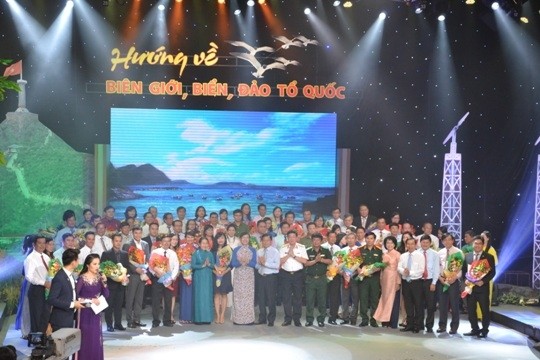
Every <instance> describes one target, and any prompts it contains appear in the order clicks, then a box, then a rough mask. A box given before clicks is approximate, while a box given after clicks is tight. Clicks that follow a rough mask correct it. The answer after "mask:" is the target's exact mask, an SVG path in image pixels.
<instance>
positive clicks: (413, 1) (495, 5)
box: [6, 0, 529, 24]
mask: <svg viewBox="0 0 540 360" xmlns="http://www.w3.org/2000/svg"><path fill="white" fill-rule="evenodd" d="M12 1H15V0H6V2H8V3H10V2H12ZM136 1H142V0H136ZM175 1H176V2H182V1H183V0H175ZM229 1H230V0H229ZM501 1H502V3H499V2H498V1H493V0H483V2H484V3H485V4H486V5H489V4H491V5H490V6H491V8H492V9H493V10H494V11H497V10H500V9H501V10H503V11H504V12H506V13H507V14H508V15H509V16H511V17H512V18H514V19H519V20H520V21H521V22H523V23H525V24H527V23H529V19H528V18H527V17H525V16H521V11H522V5H523V3H524V2H526V1H527V0H524V1H522V0H501ZM404 2H405V3H406V4H407V5H408V6H411V7H413V8H414V12H415V13H416V14H421V13H423V12H424V10H426V8H427V6H428V0H404ZM105 3H106V2H105V1H104V2H103V4H104V5H105ZM107 3H108V1H107ZM217 3H218V4H226V3H227V0H217ZM257 3H259V4H260V5H265V4H266V0H257ZM465 3H466V4H467V5H474V4H475V3H476V0H465ZM246 4H247V6H250V7H252V6H255V0H248V1H247V2H246ZM341 4H342V2H341V1H339V0H335V1H333V2H332V5H333V6H335V7H338V6H340V5H341ZM73 5H74V4H73V0H67V1H66V6H68V7H73ZM352 6H353V3H352V1H345V2H343V7H345V8H350V7H352ZM158 9H159V10H161V11H165V5H163V4H160V5H158ZM234 14H235V15H240V14H241V10H240V9H236V10H235V11H234ZM304 14H306V15H308V14H311V9H310V8H305V9H304ZM383 14H384V17H383ZM379 18H381V19H385V18H386V14H385V13H381V14H380V15H379ZM437 19H438V20H439V21H444V20H445V19H446V17H445V15H444V14H443V13H441V14H440V15H439V16H438V17H437Z"/></svg>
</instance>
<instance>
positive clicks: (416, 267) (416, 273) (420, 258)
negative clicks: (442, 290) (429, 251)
mask: <svg viewBox="0 0 540 360" xmlns="http://www.w3.org/2000/svg"><path fill="white" fill-rule="evenodd" d="M409 257H411V267H410V269H409V276H405V275H403V271H404V270H405V269H407V268H408V266H407V265H408V263H409ZM424 266H425V260H424V255H423V254H420V253H419V252H418V251H413V252H412V253H411V252H406V253H404V254H401V256H400V257H399V263H398V272H399V273H400V274H401V277H402V278H403V280H418V279H421V278H422V275H423V274H424Z"/></svg>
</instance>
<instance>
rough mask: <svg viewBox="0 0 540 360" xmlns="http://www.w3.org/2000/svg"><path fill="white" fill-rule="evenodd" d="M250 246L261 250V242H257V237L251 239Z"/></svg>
mask: <svg viewBox="0 0 540 360" xmlns="http://www.w3.org/2000/svg"><path fill="white" fill-rule="evenodd" d="M249 246H251V247H252V248H254V249H255V250H257V249H259V242H258V241H257V238H256V237H255V236H250V237H249Z"/></svg>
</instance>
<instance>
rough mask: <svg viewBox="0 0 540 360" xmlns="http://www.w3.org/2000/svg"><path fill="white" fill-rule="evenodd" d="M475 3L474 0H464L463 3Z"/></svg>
mask: <svg viewBox="0 0 540 360" xmlns="http://www.w3.org/2000/svg"><path fill="white" fill-rule="evenodd" d="M475 3H476V0H465V4H467V5H474V4H475Z"/></svg>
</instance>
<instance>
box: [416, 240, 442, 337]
mask: <svg viewBox="0 0 540 360" xmlns="http://www.w3.org/2000/svg"><path fill="white" fill-rule="evenodd" d="M417 251H418V252H419V253H420V254H421V255H422V256H423V257H424V259H425V260H426V264H425V268H424V271H423V273H422V281H421V283H422V303H423V304H424V305H425V307H426V310H427V315H426V332H428V333H432V332H433V324H434V320H435V307H436V305H435V290H436V286H437V281H438V280H439V273H440V270H441V262H440V259H439V254H438V253H437V252H436V251H435V250H433V249H431V237H429V235H422V237H421V238H420V249H418V250H417ZM422 313H423V312H422ZM422 325H423V324H422ZM423 328H424V326H421V327H420V328H419V330H423Z"/></svg>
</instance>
